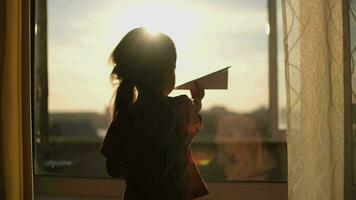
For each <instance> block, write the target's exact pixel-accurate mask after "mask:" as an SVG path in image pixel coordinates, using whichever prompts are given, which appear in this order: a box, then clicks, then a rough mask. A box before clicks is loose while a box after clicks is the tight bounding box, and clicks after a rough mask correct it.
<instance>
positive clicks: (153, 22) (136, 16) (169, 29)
mask: <svg viewBox="0 0 356 200" xmlns="http://www.w3.org/2000/svg"><path fill="white" fill-rule="evenodd" d="M198 16H199V13H197V12H193V11H192V10H189V9H187V8H186V7H182V6H181V5H178V4H173V3H168V2H166V3H163V2H159V3H147V4H145V3H142V2H141V3H140V4H136V5H132V6H131V7H130V8H128V9H126V11H125V14H124V15H121V16H120V18H121V19H125V21H126V22H128V23H125V24H127V30H130V29H133V28H136V27H144V28H145V29H146V30H147V32H148V33H149V34H150V35H152V36H154V35H157V33H164V34H167V35H168V36H170V37H171V38H172V39H173V40H174V41H175V42H177V43H179V44H180V45H182V44H184V43H186V42H188V41H189V38H190V37H191V36H192V33H194V32H197V27H198V24H199V22H198V20H197V19H198ZM118 27H120V29H122V28H123V26H122V25H121V26H118Z"/></svg>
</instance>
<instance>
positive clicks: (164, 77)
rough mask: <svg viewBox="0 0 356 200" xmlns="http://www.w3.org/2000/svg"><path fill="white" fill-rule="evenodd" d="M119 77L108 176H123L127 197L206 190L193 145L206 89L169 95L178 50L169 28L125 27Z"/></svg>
mask: <svg viewBox="0 0 356 200" xmlns="http://www.w3.org/2000/svg"><path fill="white" fill-rule="evenodd" d="M111 59H112V61H113V63H114V64H115V67H114V69H113V71H112V73H111V75H112V78H113V79H114V80H117V81H119V86H118V88H117V91H116V96H115V102H114V113H113V120H112V122H111V125H110V127H109V129H108V132H107V134H106V136H105V139H104V142H103V144H102V147H101V150H100V151H101V153H102V154H103V155H104V156H105V157H106V169H107V172H108V174H109V175H110V176H112V177H115V178H121V177H122V178H124V180H125V182H126V189H125V193H124V198H123V199H124V200H191V199H194V198H197V197H200V196H203V195H206V194H208V190H207V187H206V185H205V183H204V181H203V179H202V178H201V176H200V174H199V172H198V169H197V166H196V164H195V161H194V158H193V156H192V153H191V150H190V143H191V142H192V139H193V137H194V136H195V135H196V134H197V133H198V131H199V129H200V128H201V125H202V122H201V118H200V116H199V113H198V112H199V111H200V109H201V100H202V98H203V97H204V90H203V89H201V88H200V87H199V86H198V85H197V86H196V88H195V89H194V90H191V95H192V99H193V100H190V99H189V98H188V97H187V96H186V95H181V96H177V97H168V96H167V95H168V94H169V93H170V92H171V91H172V90H173V88H174V85H175V72H174V70H175V63H176V50H175V46H174V43H173V41H172V40H171V39H170V38H169V37H168V36H167V35H165V34H162V33H160V34H157V35H149V34H148V33H147V32H146V30H145V29H144V28H136V29H133V30H131V31H130V32H129V33H127V34H126V35H125V36H124V38H123V39H122V40H121V41H120V43H119V44H118V45H117V46H116V48H115V49H114V51H113V53H112V55H111Z"/></svg>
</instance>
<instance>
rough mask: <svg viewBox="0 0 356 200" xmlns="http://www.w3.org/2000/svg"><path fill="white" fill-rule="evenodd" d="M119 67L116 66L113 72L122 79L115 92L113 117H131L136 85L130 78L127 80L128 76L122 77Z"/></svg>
mask: <svg viewBox="0 0 356 200" xmlns="http://www.w3.org/2000/svg"><path fill="white" fill-rule="evenodd" d="M117 69H118V67H115V68H114V70H113V72H112V75H114V76H115V77H116V78H117V79H119V80H120V84H119V86H118V87H117V90H116V93H115V101H114V110H113V119H117V118H118V117H130V115H131V107H132V104H133V103H134V99H135V92H134V90H135V85H134V84H133V83H132V82H131V81H130V80H127V78H126V77H121V76H120V75H119V73H118V70H117Z"/></svg>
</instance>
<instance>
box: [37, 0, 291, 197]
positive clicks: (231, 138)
mask: <svg viewBox="0 0 356 200" xmlns="http://www.w3.org/2000/svg"><path fill="white" fill-rule="evenodd" d="M155 2H156V3H155ZM155 2H150V3H147V2H144V1H127V0H122V1H114V0H103V1H100V3H99V2H98V1H94V0H89V1H88V0H71V1H69V0H62V1H55V0H48V1H34V4H35V26H34V27H33V28H34V30H35V35H34V52H35V63H34V74H33V75H34V95H33V98H34V107H33V109H34V113H35V120H34V138H35V144H34V145H35V146H34V149H35V159H34V162H35V175H37V177H39V178H40V177H63V178H66V177H77V178H78V179H79V178H80V177H82V178H83V177H86V178H88V177H90V178H104V177H107V175H106V172H105V167H104V166H105V165H104V158H103V157H102V156H101V155H100V154H99V152H98V149H99V147H100V144H101V141H102V138H103V137H104V135H105V131H106V128H107V127H108V125H109V123H110V99H111V98H112V94H113V91H114V90H113V89H114V88H113V87H112V86H111V84H110V80H109V74H110V72H111V67H110V66H108V65H107V59H108V56H109V54H110V53H111V51H112V49H113V48H114V47H115V45H116V44H117V43H118V42H119V40H120V39H121V38H122V37H123V36H124V34H125V33H126V32H127V31H128V30H131V29H132V28H134V27H138V26H147V27H148V28H152V29H158V30H160V31H162V32H164V33H166V34H168V35H169V36H171V37H172V39H173V40H174V41H175V43H176V47H177V54H178V59H177V70H176V76H177V85H178V84H180V83H184V82H186V81H188V80H191V79H193V78H196V77H199V76H202V75H205V74H208V73H210V72H212V71H215V70H218V69H220V68H223V67H226V66H232V67H231V68H230V69H229V89H228V90H224V91H206V96H205V98H204V102H203V111H202V113H201V114H202V116H203V119H204V127H203V129H202V130H201V132H200V133H199V135H198V136H197V137H196V138H195V140H194V143H193V145H192V148H193V152H194V154H195V157H196V160H197V163H198V165H199V168H200V171H201V173H202V175H203V176H204V178H205V179H206V180H207V181H208V182H209V183H211V184H212V185H214V184H215V183H216V181H219V182H226V183H229V184H233V183H238V182H239V181H240V182H241V181H243V182H245V183H246V181H247V182H248V183H247V184H254V183H255V182H260V183H259V184H261V185H263V184H264V183H270V182H276V183H277V184H278V183H280V182H284V181H286V174H287V169H286V167H287V166H286V165H287V164H286V142H285V135H284V134H285V133H284V132H283V128H285V120H283V118H284V113H285V111H284V110H285V109H284V107H285V104H283V101H284V99H285V97H283V96H281V95H278V94H282V95H283V94H284V93H283V92H282V91H283V90H284V88H283V87H281V85H283V84H284V82H283V77H284V76H283V75H282V74H283V71H281V69H282V68H283V65H281V64H280V63H281V62H280V61H281V57H280V55H282V54H283V53H281V51H277V49H279V50H281V49H282V48H281V44H282V43H281V40H280V37H281V35H278V37H277V38H276V34H277V32H278V33H280V32H281V30H280V29H279V28H277V27H279V26H277V23H281V21H280V19H281V18H280V9H279V8H278V7H280V5H278V6H277V8H278V9H277V10H276V5H275V3H274V1H270V2H268V1H267V0H258V1H253V2H250V1H246V0H238V1H218V0H216V1H215V0H214V1H208V2H207V1H189V2H187V1H184V3H182V2H181V1H169V2H166V1H155ZM269 12H270V13H269ZM271 13H272V14H271ZM276 13H277V17H276V16H275V14H276ZM269 14H270V15H269ZM162 18H164V20H161V19H162ZM276 19H278V20H276ZM271 20H272V21H271ZM277 41H278V42H277ZM277 55H278V59H277ZM277 61H278V62H277ZM180 93H181V92H178V91H174V92H173V93H172V95H178V94H180ZM186 94H187V93H186ZM278 116H279V117H278ZM38 180H40V179H38ZM41 180H45V179H41ZM46 180H48V179H46ZM38 185H39V187H40V185H41V184H38ZM42 185H43V184H42ZM218 187H220V186H217V188H218ZM224 187H229V186H224ZM224 187H223V188H224ZM284 189H285V188H284ZM39 190H41V189H39ZM218 190H219V189H217V190H216V191H218Z"/></svg>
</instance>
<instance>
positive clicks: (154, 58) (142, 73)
mask: <svg viewBox="0 0 356 200" xmlns="http://www.w3.org/2000/svg"><path fill="white" fill-rule="evenodd" d="M176 59H177V54H176V49H175V46H174V43H173V41H172V39H171V38H169V37H168V36H167V35H165V34H163V33H158V34H156V35H150V34H149V33H148V32H147V31H146V30H145V29H144V28H142V27H140V28H135V29H133V30H131V31H130V32H128V33H127V34H126V35H125V36H124V37H123V38H122V40H121V41H120V42H119V44H118V45H117V46H116V47H115V49H114V51H113V52H112V54H111V56H110V60H111V62H112V63H113V64H114V69H113V70H112V72H111V79H112V81H118V82H119V86H118V88H117V90H116V94H115V101H114V110H113V118H114V119H117V118H118V115H119V114H120V115H126V116H129V115H130V112H131V107H132V105H133V103H134V102H135V100H136V97H137V95H140V94H141V93H142V91H151V92H153V91H161V90H162V89H163V87H164V86H165V84H166V83H165V82H166V77H167V73H169V72H171V71H172V70H174V69H175V62H176ZM135 91H136V92H137V93H138V94H137V93H135Z"/></svg>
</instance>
